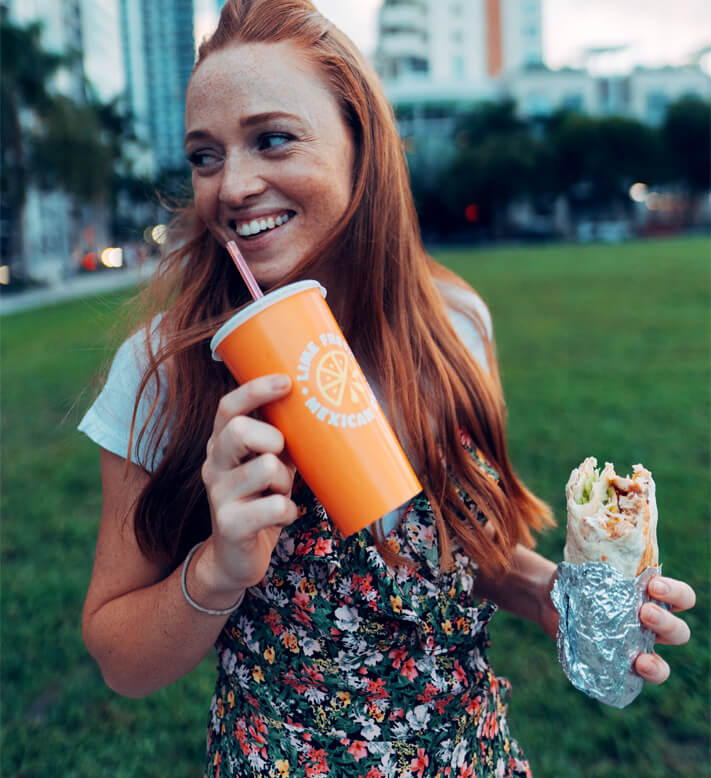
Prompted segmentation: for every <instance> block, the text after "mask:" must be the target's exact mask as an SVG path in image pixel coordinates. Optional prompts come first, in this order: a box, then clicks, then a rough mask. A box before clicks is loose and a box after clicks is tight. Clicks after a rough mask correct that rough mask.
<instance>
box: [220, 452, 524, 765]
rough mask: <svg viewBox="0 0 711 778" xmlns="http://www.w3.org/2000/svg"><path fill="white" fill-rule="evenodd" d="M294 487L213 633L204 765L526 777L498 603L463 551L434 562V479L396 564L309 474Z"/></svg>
mask: <svg viewBox="0 0 711 778" xmlns="http://www.w3.org/2000/svg"><path fill="white" fill-rule="evenodd" d="M463 444H464V445H465V446H466V447H467V448H469V449H470V451H471V453H472V456H473V457H475V459H476V460H477V461H478V464H479V465H480V466H481V467H483V468H485V469H488V470H489V472H490V473H491V474H492V475H493V476H495V474H494V473H493V471H491V470H490V469H489V468H488V467H487V465H486V464H485V463H484V462H483V460H482V459H481V457H480V456H479V454H478V452H477V451H476V450H475V449H473V448H472V446H471V441H469V440H468V439H467V438H466V437H463ZM292 499H293V500H294V501H295V502H296V503H297V505H299V507H300V516H299V518H298V519H297V520H296V522H294V524H292V525H291V526H290V527H288V528H286V529H285V530H284V531H283V532H282V534H281V537H280V539H279V542H278V543H277V546H276V548H275V550H274V552H273V554H272V559H271V563H270V566H269V569H268V571H267V574H266V575H265V577H264V579H263V580H262V581H261V583H260V584H259V585H258V586H255V587H252V588H250V589H249V590H248V591H247V594H246V596H245V599H244V601H243V604H242V606H241V608H240V609H239V610H238V611H237V612H236V613H234V614H233V615H232V617H231V618H230V620H229V621H228V622H227V623H226V625H225V628H224V630H223V631H222V633H221V635H220V637H219V639H218V641H217V652H218V678H217V684H216V689H215V696H214V698H213V700H212V704H211V707H210V717H209V723H208V737H207V765H206V770H205V777H206V778H225V777H226V776H239V778H249V776H259V777H260V778H261V777H262V776H264V777H266V776H269V778H286V776H289V778H294V777H298V778H301V777H302V776H304V777H306V778H319V776H335V777H336V778H341V777H343V778H351V777H352V778H391V777H392V778H395V777H397V778H444V776H452V777H454V776H457V777H461V778H464V776H497V778H500V777H501V776H530V775H531V772H530V768H529V765H528V762H526V761H525V760H524V758H523V755H522V753H521V750H520V748H519V746H518V744H517V743H516V741H515V740H513V739H512V738H511V736H510V734H509V730H508V725H507V722H506V701H507V699H508V697H509V694H510V685H509V683H508V681H506V680H505V679H501V678H496V677H495V676H494V674H493V672H492V670H491V667H490V666H489V664H488V661H487V659H486V654H485V650H486V647H487V646H488V643H489V640H488V635H487V630H486V625H487V622H488V621H489V619H490V618H491V616H492V615H493V613H494V611H495V610H496V605H495V604H494V603H492V602H489V601H487V600H482V601H477V599H476V597H475V596H474V594H473V585H474V578H475V576H476V566H475V565H474V563H473V562H472V561H471V560H470V559H469V557H468V556H466V555H465V554H464V553H462V552H461V551H459V552H455V554H454V566H453V570H452V571H451V572H446V573H442V574H441V575H440V574H439V570H438V548H437V537H436V530H435V523H434V515H433V512H432V509H431V507H430V504H429V502H428V500H427V499H426V497H425V496H424V494H420V495H418V496H417V497H415V498H414V499H413V500H412V501H411V502H410V504H409V505H408V507H407V510H406V512H405V514H404V516H403V518H402V519H401V521H400V523H399V524H398V526H396V527H395V528H394V529H393V530H392V532H390V534H389V535H388V536H387V537H386V542H387V543H388V544H389V545H390V546H391V547H392V548H393V549H394V550H395V551H396V552H398V553H400V554H402V555H403V556H405V557H407V558H409V559H411V560H412V561H413V562H415V564H416V565H417V566H416V568H415V569H411V568H409V567H405V566H403V567H398V568H397V569H396V570H393V569H390V568H389V567H388V565H386V563H385V562H384V561H383V559H382V557H381V555H380V554H379V553H378V551H377V549H376V547H375V545H374V544H373V538H372V536H371V534H370V533H369V532H368V531H367V530H362V531H361V532H358V533H356V534H355V535H352V536H350V537H348V538H343V537H342V536H341V535H340V533H339V532H338V531H337V530H336V529H335V528H334V526H333V524H332V523H331V521H330V519H329V517H328V515H327V514H326V512H325V511H324V509H323V506H322V505H321V504H320V503H319V502H318V500H317V499H316V498H315V497H314V495H313V493H312V492H311V491H310V490H309V489H308V487H307V486H306V484H305V483H304V482H303V481H302V480H301V479H299V478H298V476H297V481H296V482H295V485H294V490H293V493H292Z"/></svg>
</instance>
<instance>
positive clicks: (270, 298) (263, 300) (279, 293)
mask: <svg viewBox="0 0 711 778" xmlns="http://www.w3.org/2000/svg"><path fill="white" fill-rule="evenodd" d="M307 289H318V290H319V291H320V292H321V294H322V295H323V296H324V297H326V289H325V288H324V287H323V286H321V284H319V282H318V281H297V282H296V283H294V284H287V285H286V286H282V287H280V288H279V289H275V290H274V291H273V292H268V293H267V294H265V295H264V297H260V298H259V299H258V300H255V301H254V302H253V303H250V304H249V305H247V306H246V307H245V308H242V310H241V311H239V313H236V314H235V315H234V316H233V317H232V318H230V319H228V320H227V321H226V322H225V323H224V324H223V325H222V326H221V327H220V329H219V330H217V332H216V333H215V334H214V335H213V337H212V340H211V341H210V349H211V351H212V358H213V359H214V360H215V361H216V362H222V358H221V357H220V355H219V354H218V353H217V351H216V349H217V347H218V346H219V345H220V343H222V341H223V340H224V339H225V338H226V337H227V336H228V335H229V334H230V333H231V332H233V331H234V330H236V329H237V327H239V326H240V325H241V324H244V323H245V322H246V321H247V319H251V318H252V316H255V315H256V314H258V313H259V312H260V311H263V310H264V309H265V308H268V307H269V306H270V305H273V304H274V303H278V302H279V301H280V300H284V299H286V298H287V297H291V296H292V295H294V294H298V293H299V292H304V291H306V290H307Z"/></svg>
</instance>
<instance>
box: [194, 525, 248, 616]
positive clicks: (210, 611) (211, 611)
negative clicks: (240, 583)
mask: <svg viewBox="0 0 711 778" xmlns="http://www.w3.org/2000/svg"><path fill="white" fill-rule="evenodd" d="M204 542H205V541H204V540H201V541H200V542H199V543H196V544H195V545H194V546H193V547H192V548H191V549H190V551H188V555H187V556H186V557H185V561H184V562H183V571H182V573H181V574H180V588H181V589H182V590H183V597H185V599H186V600H187V602H188V604H190V605H192V607H193V608H195V610H196V611H199V612H200V613H205V614H207V615H208V616H229V615H230V614H231V613H234V612H235V611H236V610H237V608H239V606H240V605H241V604H242V600H243V599H244V592H242V594H240V596H239V599H238V600H237V602H236V603H235V604H234V605H232V606H230V607H229V608H225V609H224V610H215V609H213V608H203V606H202V605H198V603H196V602H195V600H193V598H192V597H191V596H190V595H189V594H188V587H187V584H186V581H187V577H188V565H189V564H190V560H191V559H192V558H193V557H194V556H195V552H196V551H197V550H198V549H199V548H200V546H201V545H202V544H203V543H204Z"/></svg>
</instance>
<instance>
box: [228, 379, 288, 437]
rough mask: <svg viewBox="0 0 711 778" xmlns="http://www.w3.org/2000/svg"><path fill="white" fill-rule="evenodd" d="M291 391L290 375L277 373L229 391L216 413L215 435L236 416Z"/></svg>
mask: <svg viewBox="0 0 711 778" xmlns="http://www.w3.org/2000/svg"><path fill="white" fill-rule="evenodd" d="M290 391H291V379H290V378H289V376H288V375H282V374H281V373H277V374H274V375H265V376H260V377H259V378H255V379H253V380H252V381H247V383H245V384H242V386H239V387H237V389H234V390H233V391H231V392H228V393H227V394H226V395H224V397H222V399H221V400H220V403H219V405H218V406H217V413H216V414H215V424H214V428H213V435H219V434H220V432H222V429H223V428H224V427H225V425H226V424H228V423H229V422H230V420H232V419H234V418H235V417H236V416H245V415H247V414H248V413H252V412H254V411H256V410H257V409H258V408H260V407H261V406H262V405H266V404H267V403H270V402H274V400H279V399H280V398H282V397H285V396H286V395H287V394H289V392H290Z"/></svg>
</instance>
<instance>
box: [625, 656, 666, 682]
mask: <svg viewBox="0 0 711 778" xmlns="http://www.w3.org/2000/svg"><path fill="white" fill-rule="evenodd" d="M634 669H635V671H636V672H637V674H638V675H641V676H642V678H644V680H645V681H647V683H654V684H660V683H664V681H666V680H667V678H669V665H668V664H667V663H666V662H665V661H664V660H663V659H662V658H661V657H660V656H659V654H640V655H639V656H638V657H637V659H635V662H634Z"/></svg>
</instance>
